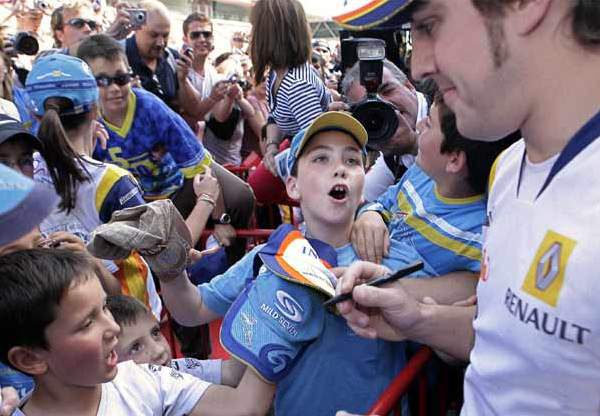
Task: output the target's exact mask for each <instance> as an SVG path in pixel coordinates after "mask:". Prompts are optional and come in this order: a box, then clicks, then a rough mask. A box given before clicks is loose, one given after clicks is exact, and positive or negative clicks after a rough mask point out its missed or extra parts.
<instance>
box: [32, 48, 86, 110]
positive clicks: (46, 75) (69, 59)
mask: <svg viewBox="0 0 600 416" xmlns="http://www.w3.org/2000/svg"><path fill="white" fill-rule="evenodd" d="M25 87H26V89H27V93H28V94H29V97H30V98H31V101H32V107H33V109H34V112H35V114H36V115H38V116H43V115H44V113H45V110H44V104H45V102H46V100H47V99H48V98H50V97H60V98H67V99H69V100H71V102H72V103H73V109H72V110H71V111H68V112H63V113H61V115H68V114H81V113H86V112H88V111H90V109H91V107H92V105H93V104H95V103H96V102H97V101H98V86H97V85H96V79H95V78H94V75H93V74H92V70H91V69H90V67H89V66H88V64H86V63H85V62H84V61H82V60H81V59H79V58H75V57H73V56H69V55H64V54H61V53H56V54H52V55H49V56H45V57H43V58H40V59H38V60H37V61H35V63H34V64H33V68H32V69H31V72H29V75H27V80H26V81H25Z"/></svg>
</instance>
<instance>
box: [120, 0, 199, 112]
mask: <svg viewBox="0 0 600 416" xmlns="http://www.w3.org/2000/svg"><path fill="white" fill-rule="evenodd" d="M139 6H140V9H135V10H129V14H130V16H129V20H130V22H129V26H128V27H129V28H130V29H133V30H134V31H135V34H134V35H133V36H131V37H129V38H127V39H126V40H125V53H126V55H127V59H128V60H129V64H130V66H131V69H132V71H133V73H134V74H135V75H137V76H138V77H139V78H140V81H141V84H142V87H143V88H144V89H146V90H148V91H150V92H151V93H153V94H154V95H156V96H157V97H158V98H160V99H161V100H162V101H163V102H165V104H167V105H168V106H169V107H171V108H172V109H173V110H174V111H175V112H177V113H179V112H182V111H183V112H185V113H194V111H195V108H196V107H197V106H198V104H199V102H200V97H199V95H198V93H197V91H195V90H194V89H193V87H192V85H191V84H190V82H189V81H188V80H187V77H185V76H181V74H180V71H178V69H179V67H180V66H181V65H182V64H185V65H186V66H188V67H189V66H191V64H192V60H191V59H190V58H189V57H187V56H184V55H180V54H179V53H178V52H177V51H175V50H173V49H171V48H169V47H167V43H168V40H169V34H170V32H171V21H170V19H169V11H168V9H167V8H166V6H165V5H164V4H162V3H161V2H159V1H156V0H145V1H142V2H140V4H139ZM182 61H183V63H182Z"/></svg>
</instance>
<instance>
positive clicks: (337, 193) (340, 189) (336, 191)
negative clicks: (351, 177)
mask: <svg viewBox="0 0 600 416" xmlns="http://www.w3.org/2000/svg"><path fill="white" fill-rule="evenodd" d="M347 195H348V187H347V186H346V185H334V186H333V188H331V190H330V191H329V196H330V197H332V198H333V199H335V200H338V201H341V200H342V199H344V198H346V196H347Z"/></svg>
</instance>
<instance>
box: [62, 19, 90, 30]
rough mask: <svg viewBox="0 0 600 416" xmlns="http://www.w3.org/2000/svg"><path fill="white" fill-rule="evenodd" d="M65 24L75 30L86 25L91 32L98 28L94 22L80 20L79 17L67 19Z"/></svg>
mask: <svg viewBox="0 0 600 416" xmlns="http://www.w3.org/2000/svg"><path fill="white" fill-rule="evenodd" d="M67 24H68V25H69V26H73V27H74V28H76V29H82V28H83V26H85V25H86V24H87V25H88V26H89V27H90V29H92V30H96V28H97V27H98V24H97V23H96V22H95V21H94V20H91V19H82V18H81V17H74V18H72V19H69V21H68V22H67Z"/></svg>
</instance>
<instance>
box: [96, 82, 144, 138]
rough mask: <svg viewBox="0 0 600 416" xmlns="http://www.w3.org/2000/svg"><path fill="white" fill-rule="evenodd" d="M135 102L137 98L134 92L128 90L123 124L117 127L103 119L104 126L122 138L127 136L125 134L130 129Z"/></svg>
mask: <svg viewBox="0 0 600 416" xmlns="http://www.w3.org/2000/svg"><path fill="white" fill-rule="evenodd" d="M136 103H137V98H136V96H135V94H134V93H133V91H129V96H128V97H127V110H126V112H125V118H124V119H123V124H122V125H121V126H120V127H119V126H116V125H114V124H111V123H109V122H108V120H106V119H104V122H105V123H106V127H108V128H109V129H111V130H112V131H114V132H115V133H117V134H118V135H119V136H121V137H123V138H125V137H127V135H128V134H129V130H131V126H132V125H133V116H134V115H135V107H136Z"/></svg>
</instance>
